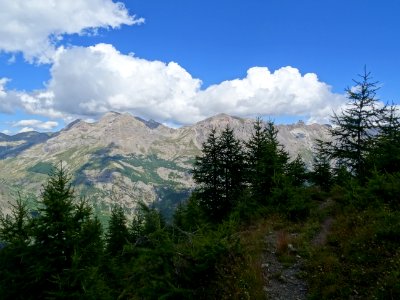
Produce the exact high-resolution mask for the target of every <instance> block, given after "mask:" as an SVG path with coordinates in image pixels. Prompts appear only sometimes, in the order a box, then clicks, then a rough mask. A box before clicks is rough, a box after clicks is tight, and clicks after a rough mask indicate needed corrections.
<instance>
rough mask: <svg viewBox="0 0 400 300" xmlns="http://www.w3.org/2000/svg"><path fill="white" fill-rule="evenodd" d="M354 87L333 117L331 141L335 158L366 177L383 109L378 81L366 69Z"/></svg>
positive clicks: (356, 174) (360, 177)
mask: <svg viewBox="0 0 400 300" xmlns="http://www.w3.org/2000/svg"><path fill="white" fill-rule="evenodd" d="M359 76H360V77H361V79H360V81H357V80H354V82H355V87H352V88H347V89H346V92H347V98H348V99H349V101H348V103H347V107H346V108H345V109H344V110H343V111H342V112H341V113H340V114H337V113H334V114H333V117H332V123H333V127H332V129H331V130H330V134H331V135H332V138H333V141H332V142H331V143H330V144H329V153H330V155H331V157H332V158H334V159H335V160H337V161H338V162H339V163H341V164H343V163H344V164H345V165H347V167H348V168H349V170H350V171H351V172H352V174H353V175H355V176H357V177H358V178H359V179H360V180H363V179H364V178H365V176H366V157H367V155H368V154H369V153H370V152H371V149H372V139H373V137H374V135H375V134H376V131H377V125H378V121H379V118H380V115H381V110H380V109H379V108H378V106H379V105H378V100H377V98H376V91H377V89H378V88H377V82H372V81H371V74H370V73H369V72H367V71H366V69H365V70H364V74H363V75H359Z"/></svg>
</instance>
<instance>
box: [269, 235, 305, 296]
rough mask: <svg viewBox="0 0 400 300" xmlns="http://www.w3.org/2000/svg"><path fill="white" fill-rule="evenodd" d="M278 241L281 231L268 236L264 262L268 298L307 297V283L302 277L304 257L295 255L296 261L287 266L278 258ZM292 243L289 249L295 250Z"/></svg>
mask: <svg viewBox="0 0 400 300" xmlns="http://www.w3.org/2000/svg"><path fill="white" fill-rule="evenodd" d="M278 243H279V233H278V232H272V233H270V234H269V235H268V236H267V237H266V245H267V250H266V252H265V254H264V262H265V263H263V265H262V267H263V271H264V278H265V282H266V286H265V287H264V291H265V292H266V295H267V298H268V299H274V300H275V299H276V300H280V299H281V300H301V299H306V295H307V285H306V283H305V281H304V280H303V279H301V278H300V276H299V275H300V272H301V267H302V264H303V261H302V258H301V257H300V256H299V255H295V254H294V253H293V255H294V257H295V259H296V261H295V263H293V264H291V265H290V266H288V267H286V266H284V264H283V263H281V262H280V261H279V260H278V255H277V251H278ZM291 248H292V246H291V244H288V251H291V250H292V251H295V249H294V248H292V249H291Z"/></svg>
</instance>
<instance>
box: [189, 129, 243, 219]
mask: <svg viewBox="0 0 400 300" xmlns="http://www.w3.org/2000/svg"><path fill="white" fill-rule="evenodd" d="M244 168H245V166H244V155H243V150H242V146H241V143H240V141H238V140H237V139H236V138H235V136H234V134H233V130H232V129H231V128H230V127H229V126H227V127H226V128H225V129H224V131H223V132H222V133H221V135H220V136H219V137H217V136H216V130H215V129H213V130H212V131H211V133H210V135H209V136H208V138H207V141H206V142H205V143H204V144H203V147H202V156H199V157H196V161H195V163H194V169H193V171H192V172H193V178H194V180H195V182H196V183H197V184H198V187H197V194H198V198H199V204H200V206H201V207H202V208H203V209H204V211H206V212H207V214H209V216H210V217H211V218H213V219H214V220H220V219H221V218H223V217H224V216H226V215H227V213H228V212H229V211H230V210H231V209H232V208H233V207H234V206H235V204H236V202H237V200H238V198H239V197H240V195H241V193H242V191H243V189H244V174H245V172H244V170H245V169H244Z"/></svg>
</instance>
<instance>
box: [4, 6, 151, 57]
mask: <svg viewBox="0 0 400 300" xmlns="http://www.w3.org/2000/svg"><path fill="white" fill-rule="evenodd" d="M143 21H144V19H142V18H139V19H137V18H135V16H130V15H129V13H128V11H127V10H126V8H125V7H124V5H123V4H122V3H121V2H113V1H112V0H73V1H54V0H29V1H27V0H12V1H10V0H0V24H1V26H0V50H2V51H5V52H8V53H18V52H22V53H23V55H24V57H25V59H27V60H28V61H30V62H32V61H36V62H38V63H49V62H51V61H52V60H53V55H54V53H55V51H56V45H57V44H58V42H59V41H60V40H62V38H63V36H64V35H66V34H80V35H82V34H93V33H95V32H96V29H98V28H117V27H119V26H121V25H133V24H140V23H143Z"/></svg>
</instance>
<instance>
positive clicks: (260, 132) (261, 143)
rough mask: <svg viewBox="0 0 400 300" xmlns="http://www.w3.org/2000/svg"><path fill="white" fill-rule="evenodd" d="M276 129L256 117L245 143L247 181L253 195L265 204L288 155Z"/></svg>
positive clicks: (271, 123) (270, 123)
mask: <svg viewBox="0 0 400 300" xmlns="http://www.w3.org/2000/svg"><path fill="white" fill-rule="evenodd" d="M277 135H278V130H277V129H276V128H275V126H274V123H273V122H271V121H269V122H267V124H265V125H264V124H263V123H262V122H261V119H260V118H258V119H257V120H256V121H255V123H254V130H253V133H252V136H251V138H250V140H249V141H248V142H247V143H245V145H246V164H247V181H248V183H249V185H250V189H251V192H252V194H253V197H254V198H255V199H256V200H257V201H258V202H259V203H261V204H265V202H266V200H267V197H268V195H270V193H271V190H272V188H273V185H274V180H273V178H274V176H279V175H282V174H283V173H284V171H285V166H286V164H287V162H288V159H289V155H288V154H287V152H285V151H284V149H283V147H282V146H281V145H280V144H279V142H278V139H277Z"/></svg>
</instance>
